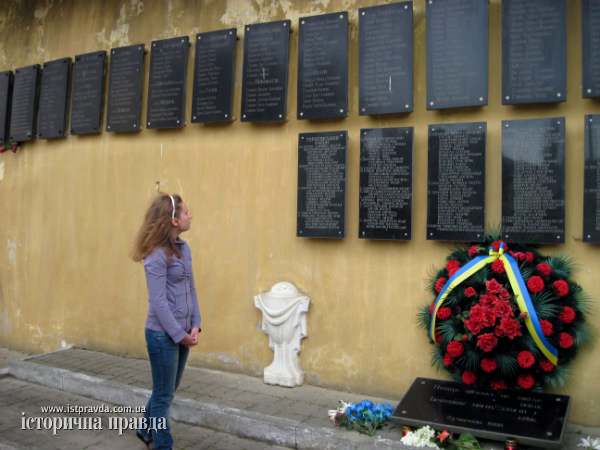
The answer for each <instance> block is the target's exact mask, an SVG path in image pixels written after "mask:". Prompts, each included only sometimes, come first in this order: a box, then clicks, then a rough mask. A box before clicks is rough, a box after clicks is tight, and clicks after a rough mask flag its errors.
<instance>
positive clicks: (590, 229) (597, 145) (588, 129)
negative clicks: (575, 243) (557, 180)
mask: <svg viewBox="0 0 600 450" xmlns="http://www.w3.org/2000/svg"><path fill="white" fill-rule="evenodd" d="M583 240H584V242H593V243H600V115H598V114H589V115H587V116H585V175H584V193H583Z"/></svg>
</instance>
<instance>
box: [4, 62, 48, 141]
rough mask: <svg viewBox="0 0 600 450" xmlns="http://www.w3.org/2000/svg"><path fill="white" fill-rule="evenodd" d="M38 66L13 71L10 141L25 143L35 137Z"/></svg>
mask: <svg viewBox="0 0 600 450" xmlns="http://www.w3.org/2000/svg"><path fill="white" fill-rule="evenodd" d="M39 85H40V66H39V65H37V64H35V65H33V66H27V67H22V68H20V69H17V70H15V81H14V85H13V96H12V102H11V105H10V106H11V108H10V131H9V133H10V141H11V142H25V141H30V140H32V139H34V138H35V136H36V125H37V108H38V101H39V90H40V86H39Z"/></svg>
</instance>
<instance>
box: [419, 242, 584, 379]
mask: <svg viewBox="0 0 600 450" xmlns="http://www.w3.org/2000/svg"><path fill="white" fill-rule="evenodd" d="M571 266H572V264H571V262H570V260H569V259H568V258H566V257H547V256H543V255H542V254H540V253H539V252H538V251H537V250H536V249H534V248H531V247H529V246H526V245H520V244H512V243H511V244H510V245H508V244H506V243H505V242H503V241H499V240H493V238H489V239H487V240H486V243H482V244H474V245H470V246H465V247H461V248H457V249H456V250H454V251H453V252H452V253H451V254H450V255H449V256H448V257H447V263H446V266H445V267H444V268H443V269H440V270H438V271H437V272H436V273H435V274H434V276H433V277H432V278H431V283H430V289H431V291H432V293H433V295H434V298H435V299H434V301H433V303H431V304H430V305H426V306H424V307H423V308H422V309H421V310H420V311H419V314H418V319H419V323H420V324H421V325H422V326H423V327H424V328H425V329H426V330H427V332H428V334H429V338H430V340H431V342H432V343H433V344H434V346H435V348H434V351H433V363H434V365H436V366H437V367H439V368H444V369H446V370H447V371H448V372H450V374H451V375H452V376H453V378H454V379H456V380H457V381H459V382H462V383H465V384H470V385H477V386H483V387H489V388H492V389H495V390H501V389H506V388H517V389H519V388H520V389H534V390H542V389H543V388H544V386H546V385H550V386H563V385H564V384H565V381H566V375H567V372H566V369H567V366H568V364H569V363H570V362H571V361H572V360H573V358H574V357H575V356H576V354H577V351H578V350H579V348H580V347H581V346H582V345H583V344H584V343H585V341H586V340H587V339H588V329H587V325H586V319H585V315H586V312H587V311H588V305H589V300H590V299H589V297H588V296H587V295H586V294H585V292H584V291H583V289H582V288H581V286H579V285H578V284H577V283H575V282H574V281H573V280H572V279H571Z"/></svg>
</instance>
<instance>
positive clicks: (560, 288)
mask: <svg viewBox="0 0 600 450" xmlns="http://www.w3.org/2000/svg"><path fill="white" fill-rule="evenodd" d="M552 286H553V287H554V290H555V291H556V294H557V295H558V296H559V297H564V296H565V295H567V294H568V293H569V283H567V282H566V281H565V280H556V281H555V282H554V283H552Z"/></svg>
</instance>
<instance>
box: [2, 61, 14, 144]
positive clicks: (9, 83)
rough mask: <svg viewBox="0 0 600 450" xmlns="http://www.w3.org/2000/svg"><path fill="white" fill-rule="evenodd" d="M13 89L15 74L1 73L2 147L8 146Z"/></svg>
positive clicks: (9, 72)
mask: <svg viewBox="0 0 600 450" xmlns="http://www.w3.org/2000/svg"><path fill="white" fill-rule="evenodd" d="M12 87H13V73H12V72H11V71H6V72H0V146H5V145H7V144H8V127H9V123H10V100H11V97H12Z"/></svg>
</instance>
